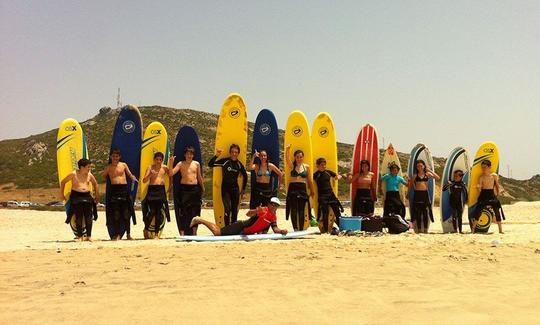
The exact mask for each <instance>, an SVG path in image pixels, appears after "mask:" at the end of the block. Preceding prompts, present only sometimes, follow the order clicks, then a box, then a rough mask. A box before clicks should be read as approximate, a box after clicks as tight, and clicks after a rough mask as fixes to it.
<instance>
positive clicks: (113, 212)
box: [101, 149, 137, 240]
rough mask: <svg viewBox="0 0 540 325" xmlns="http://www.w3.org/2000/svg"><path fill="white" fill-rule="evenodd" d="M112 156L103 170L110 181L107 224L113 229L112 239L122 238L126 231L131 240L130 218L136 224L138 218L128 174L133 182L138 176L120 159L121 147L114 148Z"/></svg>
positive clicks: (103, 174) (107, 199)
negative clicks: (129, 186) (128, 182)
mask: <svg viewBox="0 0 540 325" xmlns="http://www.w3.org/2000/svg"><path fill="white" fill-rule="evenodd" d="M110 158H111V163H110V164H109V165H108V166H107V167H105V169H104V170H103V171H102V172H101V175H102V176H103V177H104V178H108V179H109V182H110V186H109V191H108V192H107V195H106V208H105V215H106V218H107V226H110V227H111V229H113V232H112V233H109V234H110V236H111V239H112V240H120V239H121V238H122V236H123V235H124V231H125V232H126V235H127V239H129V240H131V239H132V238H131V224H130V218H132V219H133V224H134V225H136V224H137V220H136V218H135V209H134V208H133V200H132V198H131V193H130V190H129V188H128V184H127V178H126V175H127V176H128V177H129V178H130V179H131V181H133V182H137V178H136V177H135V176H134V175H133V174H132V173H131V171H130V170H129V167H128V165H127V164H126V163H124V162H121V161H120V158H121V154H120V150H119V149H112V150H111V153H110Z"/></svg>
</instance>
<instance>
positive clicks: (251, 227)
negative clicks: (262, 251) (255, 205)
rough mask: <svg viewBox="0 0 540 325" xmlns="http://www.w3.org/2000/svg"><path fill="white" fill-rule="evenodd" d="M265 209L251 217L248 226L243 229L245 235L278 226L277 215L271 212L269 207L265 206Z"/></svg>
mask: <svg viewBox="0 0 540 325" xmlns="http://www.w3.org/2000/svg"><path fill="white" fill-rule="evenodd" d="M263 209H264V211H263V212H261V213H259V214H257V215H256V216H253V217H251V218H249V220H248V222H247V226H246V227H244V230H242V233H243V234H244V235H252V234H256V233H259V232H261V231H265V230H267V229H268V228H270V227H276V226H277V223H276V220H277V217H276V215H275V214H273V213H272V212H270V210H268V208H267V207H264V208H263Z"/></svg>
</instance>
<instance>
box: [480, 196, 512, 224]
mask: <svg viewBox="0 0 540 325" xmlns="http://www.w3.org/2000/svg"><path fill="white" fill-rule="evenodd" d="M486 207H491V208H492V209H493V212H494V213H495V220H497V221H498V222H500V221H502V220H503V219H506V218H505V217H504V211H503V209H502V206H501V202H499V200H498V199H497V197H496V196H495V191H494V190H493V189H483V190H481V191H480V195H479V196H478V201H477V203H476V210H475V216H474V219H476V220H478V219H480V216H481V215H482V210H484V209H485V208H486Z"/></svg>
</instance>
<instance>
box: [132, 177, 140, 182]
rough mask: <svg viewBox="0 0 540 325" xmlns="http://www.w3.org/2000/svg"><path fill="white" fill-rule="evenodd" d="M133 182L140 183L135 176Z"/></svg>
mask: <svg viewBox="0 0 540 325" xmlns="http://www.w3.org/2000/svg"><path fill="white" fill-rule="evenodd" d="M131 181H133V182H135V183H138V182H139V180H138V179H137V177H135V176H134V177H133V178H132V179H131Z"/></svg>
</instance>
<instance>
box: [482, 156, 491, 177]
mask: <svg viewBox="0 0 540 325" xmlns="http://www.w3.org/2000/svg"><path fill="white" fill-rule="evenodd" d="M481 168H482V172H483V173H484V174H489V173H491V161H490V160H488V159H484V160H482V164H481Z"/></svg>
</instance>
